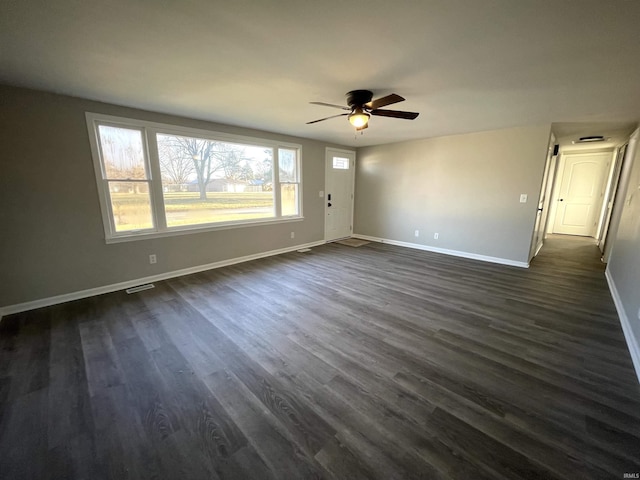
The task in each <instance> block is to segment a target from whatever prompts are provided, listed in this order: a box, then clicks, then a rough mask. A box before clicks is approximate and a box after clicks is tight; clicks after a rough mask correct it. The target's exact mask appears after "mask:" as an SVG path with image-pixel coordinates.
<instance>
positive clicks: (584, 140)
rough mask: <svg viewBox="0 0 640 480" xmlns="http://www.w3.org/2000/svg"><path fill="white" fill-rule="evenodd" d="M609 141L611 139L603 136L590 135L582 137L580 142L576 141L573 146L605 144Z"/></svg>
mask: <svg viewBox="0 0 640 480" xmlns="http://www.w3.org/2000/svg"><path fill="white" fill-rule="evenodd" d="M606 140H609V138H605V137H603V136H602V135H590V136H588V137H580V138H579V139H578V140H574V141H573V142H571V143H573V144H576V143H594V142H604V141H606Z"/></svg>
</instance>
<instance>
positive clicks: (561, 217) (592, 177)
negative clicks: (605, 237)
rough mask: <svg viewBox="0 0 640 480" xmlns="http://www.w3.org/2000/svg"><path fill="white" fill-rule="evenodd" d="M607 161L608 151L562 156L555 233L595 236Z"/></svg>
mask: <svg viewBox="0 0 640 480" xmlns="http://www.w3.org/2000/svg"><path fill="white" fill-rule="evenodd" d="M610 160H611V152H595V153H567V154H563V155H562V158H561V160H560V162H561V165H560V168H561V171H562V179H561V180H560V190H559V192H558V197H557V202H558V203H557V210H556V217H555V222H554V226H553V232H554V233H561V234H567V235H582V236H587V237H592V236H594V235H595V233H596V227H597V224H598V220H599V214H600V212H601V207H602V202H603V196H604V188H605V180H606V172H607V166H608V162H609V161H610Z"/></svg>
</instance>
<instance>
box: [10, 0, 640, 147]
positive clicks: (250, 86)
mask: <svg viewBox="0 0 640 480" xmlns="http://www.w3.org/2000/svg"><path fill="white" fill-rule="evenodd" d="M0 83H4V84H10V85H18V86H25V87H31V88H36V89H41V90H48V91H54V92H58V93H63V94H68V95H74V96H79V97H85V98H91V99H96V100H102V101H106V102H110V103H116V104H121V105H128V106H133V107H139V108H143V109H148V110H154V111H159V112H166V113H173V114H178V115H184V116H188V117H194V118H200V119H206V120H212V121H217V122H222V123H227V124H232V125H240V126H245V127H252V128H258V129H264V130H269V131H273V132H281V133H287V134H291V135H297V136H302V137H308V138H316V139H321V140H326V141H332V142H336V143H339V144H344V145H353V146H365V145H373V144H380V143H388V142H395V141H401V140H407V139H413V138H423V137H433V136H439V135H447V134H455V133H464V132H470V131H480V130H488V129H496V128H503V127H512V126H519V125H528V124H536V123H551V122H600V123H602V122H610V121H616V122H636V121H637V120H638V119H640V88H639V87H640V2H638V1H625V0H608V1H606V2H603V1H602V0H573V1H569V0H561V1H558V0H464V1H463V0H440V1H435V0H401V1H397V2H391V1H388V0H367V1H362V0H350V1H344V0H314V1H302V0H278V1H277V2H276V1H267V0H262V1H260V0H233V1H229V0H227V1H216V0H214V1H212V0H182V1H176V0H173V1H171V0H136V1H134V0H112V1H108V2H105V1H100V2H98V1H95V0H55V1H51V0H22V1H19V0H5V1H3V2H2V3H1V5H0ZM353 89H370V90H372V91H373V92H374V97H379V96H383V95H387V94H389V93H392V92H394V93H398V94H400V95H402V96H404V97H405V98H406V101H405V102H403V103H401V104H397V105H394V106H393V107H389V108H395V109H399V110H409V111H417V112H420V116H419V117H418V118H417V119H416V120H415V121H408V120H398V119H389V118H381V117H376V118H373V119H372V120H371V122H370V128H369V129H367V130H366V131H365V132H364V135H355V132H354V131H353V129H352V127H351V126H350V125H349V124H348V122H347V120H346V119H345V118H337V119H332V120H328V121H326V122H321V123H318V124H314V125H305V122H307V121H310V120H315V119H318V118H322V117H326V116H329V115H332V114H334V113H340V111H338V110H333V109H331V108H327V107H321V106H316V105H309V103H308V102H310V101H324V102H329V103H339V104H342V103H344V94H345V93H346V92H347V91H349V90H353Z"/></svg>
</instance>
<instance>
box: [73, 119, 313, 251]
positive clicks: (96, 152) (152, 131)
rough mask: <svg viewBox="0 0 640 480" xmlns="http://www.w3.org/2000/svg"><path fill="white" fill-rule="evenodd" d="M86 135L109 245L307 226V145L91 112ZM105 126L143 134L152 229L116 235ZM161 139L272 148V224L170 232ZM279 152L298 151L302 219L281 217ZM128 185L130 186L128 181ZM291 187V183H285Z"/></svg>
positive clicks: (268, 221)
mask: <svg viewBox="0 0 640 480" xmlns="http://www.w3.org/2000/svg"><path fill="white" fill-rule="evenodd" d="M85 116H86V122H87V129H88V133H89V143H90V147H91V157H92V160H93V167H94V173H95V179H96V185H97V187H98V197H99V202H100V211H101V215H102V224H103V227H104V233H105V241H106V243H119V242H127V241H135V240H143V239H150V238H161V237H168V236H175V235H186V234H190V233H201V232H207V231H215V230H228V229H233V228H243V227H253V226H257V225H270V224H278V223H289V222H298V221H302V220H304V215H303V201H302V198H303V195H302V188H303V186H302V145H300V144H297V143H290V142H281V141H277V140H269V139H265V138H258V137H250V136H245V135H237V134H231V133H224V132H218V131H213V130H204V129H198V128H191V127H186V126H181V125H175V124H165V123H158V122H150V121H146V120H139V119H135V118H129V117H116V116H112V115H105V114H100V113H94V112H86V113H85ZM100 125H106V126H110V127H116V128H118V127H119V128H128V129H133V130H139V131H140V132H141V134H142V142H143V150H144V154H145V159H144V160H145V168H146V171H147V175H148V179H146V180H144V182H147V183H148V185H149V199H150V203H151V217H152V222H153V224H154V226H153V228H150V229H139V230H126V231H122V232H116V229H115V223H114V222H115V219H114V218H115V217H114V215H113V211H112V207H111V196H110V193H109V188H108V184H109V182H110V181H113V179H108V178H106V172H105V171H104V169H103V161H102V147H101V143H100V136H99V131H98V127H99V126H100ZM157 134H168V135H182V136H189V137H196V138H201V139H204V140H212V141H218V142H228V143H233V144H239V145H247V146H258V147H266V148H270V149H271V150H272V151H273V156H272V161H273V167H272V171H273V174H272V182H273V201H274V216H273V217H270V218H258V219H246V220H233V221H228V222H213V223H202V224H194V225H180V226H175V227H168V226H167V221H166V211H165V203H164V194H163V186H162V175H161V172H160V160H159V154H158V145H157V137H156V135H157ZM279 149H285V150H295V151H296V153H297V154H296V162H297V163H296V169H297V179H298V182H297V185H298V199H297V200H298V214H297V215H286V216H283V215H282V205H281V191H280V185H281V182H280V178H279V176H280V175H279V173H280V172H279ZM124 181H127V180H124ZM283 183H287V182H283Z"/></svg>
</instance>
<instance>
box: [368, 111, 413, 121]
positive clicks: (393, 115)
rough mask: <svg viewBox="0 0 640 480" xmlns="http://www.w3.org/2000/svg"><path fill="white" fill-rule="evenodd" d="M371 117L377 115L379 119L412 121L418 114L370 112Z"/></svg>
mask: <svg viewBox="0 0 640 480" xmlns="http://www.w3.org/2000/svg"><path fill="white" fill-rule="evenodd" d="M371 115H377V116H379V117H391V118H404V119H405V120H414V119H415V118H416V117H417V116H418V115H420V114H419V113H416V112H402V111H400V110H371Z"/></svg>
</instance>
